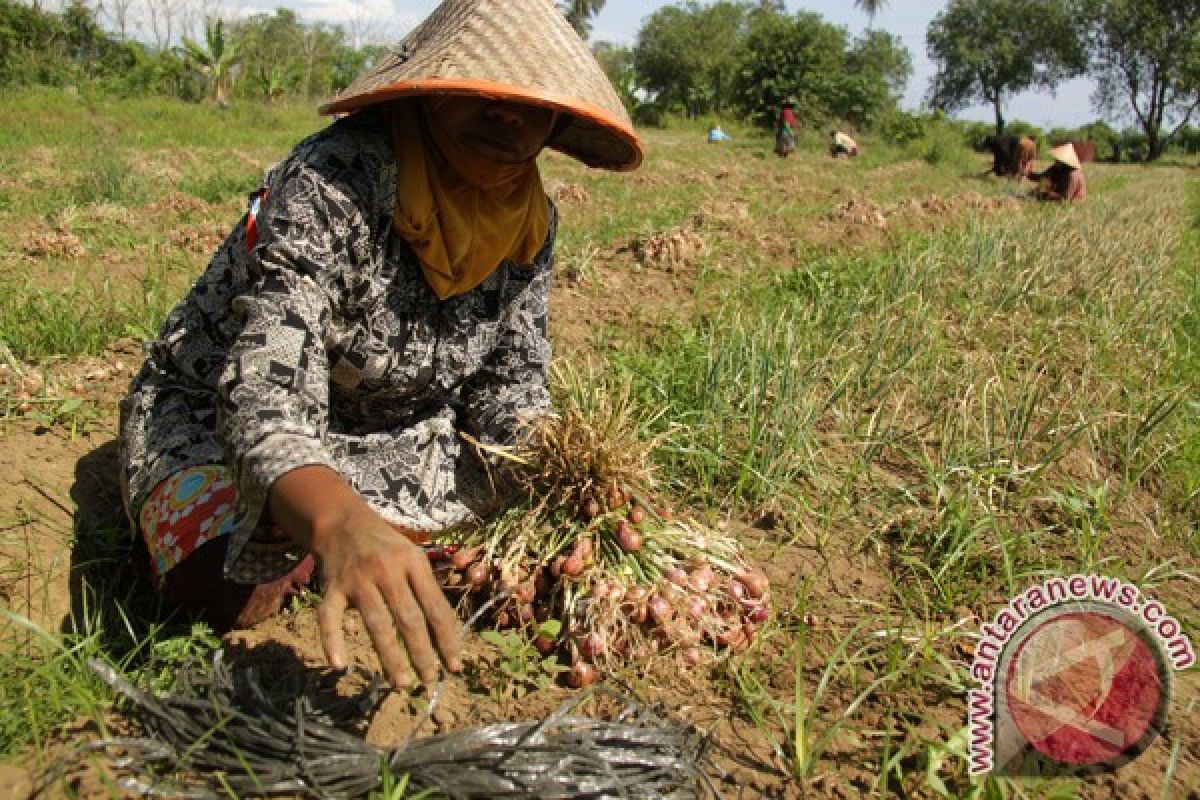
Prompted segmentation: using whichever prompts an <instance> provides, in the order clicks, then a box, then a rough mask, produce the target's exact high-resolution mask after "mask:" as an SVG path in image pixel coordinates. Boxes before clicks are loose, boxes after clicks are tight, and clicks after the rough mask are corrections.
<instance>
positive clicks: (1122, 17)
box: [1082, 0, 1200, 159]
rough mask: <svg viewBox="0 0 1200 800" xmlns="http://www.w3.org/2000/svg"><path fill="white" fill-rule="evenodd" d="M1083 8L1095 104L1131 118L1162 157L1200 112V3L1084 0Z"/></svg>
mask: <svg viewBox="0 0 1200 800" xmlns="http://www.w3.org/2000/svg"><path fill="white" fill-rule="evenodd" d="M1082 8H1083V11H1082V14H1083V16H1084V18H1085V19H1086V21H1087V27H1088V45H1089V49H1090V51H1091V56H1092V63H1091V74H1092V76H1093V77H1094V78H1095V80H1096V92H1095V94H1094V95H1093V98H1092V100H1093V103H1094V104H1095V106H1096V108H1097V110H1101V111H1106V112H1108V113H1110V114H1112V115H1113V116H1115V117H1118V118H1125V119H1128V118H1130V117H1132V118H1133V119H1134V120H1135V121H1136V122H1137V126H1138V128H1139V129H1141V131H1142V133H1143V134H1144V136H1145V143H1146V150H1147V157H1148V158H1149V159H1156V158H1158V157H1159V156H1160V155H1162V153H1163V150H1164V149H1165V148H1166V146H1167V144H1168V143H1169V142H1170V141H1171V139H1172V138H1173V137H1175V136H1176V135H1178V134H1179V132H1180V131H1182V130H1183V128H1184V127H1185V126H1186V125H1187V124H1188V122H1189V120H1190V119H1191V117H1192V114H1193V113H1194V112H1195V111H1196V109H1197V107H1200V0H1084V2H1083V4H1082ZM1172 124H1174V128H1173V129H1172V128H1171V125H1172Z"/></svg>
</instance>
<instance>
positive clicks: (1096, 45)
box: [927, 0, 1200, 159]
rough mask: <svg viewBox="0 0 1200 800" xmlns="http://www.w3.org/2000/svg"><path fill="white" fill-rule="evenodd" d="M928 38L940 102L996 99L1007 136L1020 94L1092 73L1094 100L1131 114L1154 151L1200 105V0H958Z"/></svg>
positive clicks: (1116, 113)
mask: <svg viewBox="0 0 1200 800" xmlns="http://www.w3.org/2000/svg"><path fill="white" fill-rule="evenodd" d="M927 43H928V48H929V56H930V58H931V59H932V60H933V62H934V64H935V65H936V66H937V74H936V75H935V76H934V78H933V85H932V86H931V87H930V92H929V97H930V101H931V103H932V104H933V105H934V106H935V107H937V108H940V109H943V110H945V111H954V110H957V109H960V108H963V107H966V106H971V105H974V104H976V103H983V104H986V105H989V106H991V107H992V109H993V111H994V114H995V121H996V132H997V133H998V134H1000V133H1003V132H1004V130H1005V120H1004V115H1003V105H1004V102H1005V100H1006V99H1008V98H1009V97H1011V96H1012V95H1013V94H1015V93H1017V92H1021V91H1024V90H1026V89H1031V88H1043V89H1053V88H1054V87H1056V86H1057V85H1058V84H1060V83H1061V82H1063V81H1065V80H1068V79H1070V78H1074V77H1078V76H1083V75H1086V76H1089V77H1091V78H1092V79H1093V81H1094V83H1095V86H1096V90H1095V92H1094V94H1093V95H1092V98H1091V100H1092V104H1093V107H1094V108H1095V109H1096V110H1097V111H1100V112H1103V113H1105V114H1107V115H1109V116H1110V117H1113V118H1122V119H1131V120H1132V121H1133V122H1134V124H1135V125H1136V126H1137V127H1138V128H1139V129H1140V130H1141V132H1142V134H1143V136H1144V138H1145V142H1146V147H1147V150H1148V153H1147V157H1148V158H1150V159H1155V158H1158V157H1159V156H1160V155H1161V154H1162V153H1163V151H1164V149H1165V148H1166V146H1167V144H1168V143H1169V142H1171V141H1172V139H1174V138H1176V137H1179V136H1180V135H1181V134H1183V133H1185V131H1187V126H1188V124H1189V122H1190V120H1191V118H1192V116H1193V114H1194V113H1195V112H1196V110H1197V108H1198V107H1200V0H951V2H950V3H949V4H948V5H947V7H946V8H945V9H944V10H943V11H942V12H941V13H939V14H938V15H937V16H936V17H935V18H934V20H933V22H932V23H931V24H930V26H929V31H928V34H927ZM1187 132H1188V133H1190V131H1187Z"/></svg>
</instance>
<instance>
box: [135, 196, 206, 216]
mask: <svg viewBox="0 0 1200 800" xmlns="http://www.w3.org/2000/svg"><path fill="white" fill-rule="evenodd" d="M211 208H212V206H211V205H210V204H209V203H208V202H207V201H205V200H202V199H200V198H199V197H196V196H194V195H190V194H187V193H186V192H171V193H170V194H168V195H167V196H166V197H164V198H162V199H161V200H158V201H156V202H154V203H151V204H150V206H149V208H148V210H149V211H152V212H155V213H156V214H162V213H168V212H169V213H172V214H176V215H179V216H182V215H184V214H203V213H205V212H207V211H209V210H210V209H211Z"/></svg>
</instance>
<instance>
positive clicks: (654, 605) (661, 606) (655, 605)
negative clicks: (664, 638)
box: [646, 595, 675, 625]
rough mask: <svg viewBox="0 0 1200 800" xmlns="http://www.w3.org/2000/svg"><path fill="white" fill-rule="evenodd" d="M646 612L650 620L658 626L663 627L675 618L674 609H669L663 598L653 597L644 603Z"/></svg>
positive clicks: (669, 606) (669, 605)
mask: <svg viewBox="0 0 1200 800" xmlns="http://www.w3.org/2000/svg"><path fill="white" fill-rule="evenodd" d="M646 610H647V612H648V613H649V615H650V619H652V620H653V621H654V622H656V623H658V624H659V625H665V624H667V623H668V622H670V621H671V620H672V619H674V617H675V609H673V608H672V607H671V604H670V603H669V602H667V599H666V598H665V597H662V596H660V595H655V596H654V597H651V598H650V599H649V600H647V601H646Z"/></svg>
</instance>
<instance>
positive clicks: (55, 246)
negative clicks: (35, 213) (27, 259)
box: [21, 225, 87, 259]
mask: <svg viewBox="0 0 1200 800" xmlns="http://www.w3.org/2000/svg"><path fill="white" fill-rule="evenodd" d="M21 249H22V250H24V251H25V255H27V256H31V257H33V258H72V259H74V258H82V257H83V256H84V255H85V253H86V252H87V251H85V250H84V249H83V242H82V241H80V239H79V237H78V236H76V235H75V234H73V233H71V231H70V230H69V229H68V228H67V227H66V226H64V225H60V226H58V227H56V228H55V229H54V230H52V231H45V232H34V233H30V234H29V235H28V236H26V237H25V241H24V242H23V243H22V245H21Z"/></svg>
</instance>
